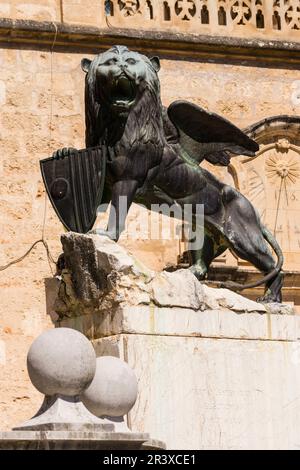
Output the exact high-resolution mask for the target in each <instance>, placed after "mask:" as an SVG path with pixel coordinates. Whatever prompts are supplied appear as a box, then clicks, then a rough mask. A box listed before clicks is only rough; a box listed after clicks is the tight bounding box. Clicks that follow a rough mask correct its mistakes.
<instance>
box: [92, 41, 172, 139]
mask: <svg viewBox="0 0 300 470" xmlns="http://www.w3.org/2000/svg"><path fill="white" fill-rule="evenodd" d="M110 50H111V51H116V52H118V53H122V52H124V51H128V49H127V47H124V46H114V47H113V48H111V49H110ZM139 55H140V58H141V60H143V62H144V63H145V65H146V78H145V80H142V81H141V82H140V84H139V85H138V91H137V97H136V102H135V104H134V106H133V107H132V109H131V110H130V112H129V115H128V119H127V121H128V125H127V127H128V131H127V137H126V140H127V142H126V143H127V144H128V145H136V143H137V142H139V143H140V144H141V143H146V142H147V143H148V142H151V143H152V144H154V145H159V144H162V141H163V140H164V132H163V124H162V105H161V99H160V85H159V79H158V76H157V72H156V71H155V69H154V67H153V65H152V63H151V61H150V59H149V58H148V57H146V56H144V55H142V54H139ZM101 58H102V54H99V55H97V56H96V57H95V58H94V60H93V61H92V62H91V65H90V68H89V71H88V73H87V75H86V82H85V113H86V114H85V119H86V146H87V147H94V146H97V145H99V144H100V143H101V141H102V137H103V134H104V131H105V128H106V127H107V126H108V125H109V120H110V119H111V116H109V115H108V113H107V110H106V111H105V109H104V106H103V104H102V103H101V98H100V97H101V90H99V88H98V87H99V83H98V81H97V79H96V68H97V66H98V63H99V61H101Z"/></svg>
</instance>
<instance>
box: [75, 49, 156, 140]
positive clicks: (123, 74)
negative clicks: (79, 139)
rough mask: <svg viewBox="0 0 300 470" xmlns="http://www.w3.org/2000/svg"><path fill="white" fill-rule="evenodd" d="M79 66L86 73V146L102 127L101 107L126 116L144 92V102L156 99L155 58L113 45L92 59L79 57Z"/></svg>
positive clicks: (96, 136)
mask: <svg viewBox="0 0 300 470" xmlns="http://www.w3.org/2000/svg"><path fill="white" fill-rule="evenodd" d="M81 66H82V69H83V70H84V72H86V74H87V75H86V93H85V96H86V126H87V142H86V143H87V146H93V145H97V144H98V141H99V136H100V134H101V127H103V126H101V123H100V122H99V119H100V111H101V110H105V114H106V116H107V115H113V116H116V117H123V118H124V117H125V118H126V117H127V116H128V115H129V114H130V112H131V111H132V110H133V109H134V108H136V107H137V106H138V105H140V106H141V105H142V103H143V100H144V101H145V94H147V95H148V98H147V99H148V101H153V100H160V97H159V95H160V89H159V80H158V76H157V72H158V71H159V68H160V65H159V59H158V58H157V57H153V58H151V59H149V58H148V57H146V56H144V55H142V54H139V53H138V52H134V51H130V50H129V49H128V48H127V47H125V46H114V47H112V48H111V49H109V50H108V51H106V52H104V53H102V54H99V55H97V56H96V57H95V58H94V59H93V60H89V59H83V60H82V61H81ZM149 96H150V97H149ZM150 98H151V99H150ZM144 105H146V103H144Z"/></svg>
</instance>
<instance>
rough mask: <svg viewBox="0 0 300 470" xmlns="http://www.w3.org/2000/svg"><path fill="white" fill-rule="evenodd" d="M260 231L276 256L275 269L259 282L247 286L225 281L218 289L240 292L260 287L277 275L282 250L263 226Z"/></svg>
mask: <svg viewBox="0 0 300 470" xmlns="http://www.w3.org/2000/svg"><path fill="white" fill-rule="evenodd" d="M261 229H262V233H263V236H264V238H265V240H267V242H268V243H269V245H271V247H272V248H273V250H274V251H275V254H276V256H277V265H276V266H275V268H274V269H272V271H270V272H269V273H268V274H267V275H266V276H264V277H263V278H262V279H260V280H259V281H256V282H252V283H249V284H238V283H236V282H233V281H227V282H222V283H220V287H225V288H227V289H232V290H238V291H241V290H244V289H252V288H253V287H258V286H261V285H262V284H265V283H266V282H268V281H270V280H271V279H273V278H274V277H275V276H277V274H278V273H279V272H280V271H281V269H282V266H283V262H284V258H283V253H282V250H281V248H280V246H279V244H278V242H277V240H276V238H275V237H274V236H273V235H272V233H271V232H270V231H269V230H268V229H267V228H266V227H265V226H263V225H262V226H261Z"/></svg>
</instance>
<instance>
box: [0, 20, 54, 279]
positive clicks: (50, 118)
mask: <svg viewBox="0 0 300 470" xmlns="http://www.w3.org/2000/svg"><path fill="white" fill-rule="evenodd" d="M52 24H53V26H54V29H55V34H54V39H53V42H52V44H51V47H50V113H49V142H50V143H51V140H52V119H53V51H54V47H55V44H56V40H57V34H58V29H57V25H56V24H55V23H52ZM47 207H48V199H47V194H46V192H45V202H44V214H43V224H42V234H41V238H40V239H39V240H36V241H35V242H34V243H32V245H31V246H30V248H29V249H28V250H27V251H26V253H24V254H23V255H22V256H20V257H19V258H16V259H14V260H12V261H10V262H8V263H7V264H6V265H4V266H0V271H4V270H5V269H8V268H9V267H11V266H13V265H15V264H17V263H20V262H21V261H23V260H24V259H25V258H26V257H27V256H28V255H29V254H30V253H31V251H32V250H33V249H34V248H35V247H36V246H37V245H39V244H40V243H41V244H42V245H43V246H44V248H45V250H46V255H47V260H48V263H49V267H50V270H51V273H52V275H53V274H54V272H53V268H52V264H54V265H56V261H55V260H54V258H53V256H52V255H51V252H50V249H49V245H48V243H47V241H46V239H45V227H46V219H47Z"/></svg>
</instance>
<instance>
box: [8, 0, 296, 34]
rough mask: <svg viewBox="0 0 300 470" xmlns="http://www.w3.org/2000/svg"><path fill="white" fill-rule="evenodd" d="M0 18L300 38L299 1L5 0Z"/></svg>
mask: <svg viewBox="0 0 300 470" xmlns="http://www.w3.org/2000/svg"><path fill="white" fill-rule="evenodd" d="M28 3H29V2H28ZM26 5H27V6H26ZM0 17H2V18H13V19H30V20H38V21H56V22H62V23H67V24H82V25H90V26H95V27H99V28H101V29H106V28H107V29H111V30H113V29H114V28H118V29H120V28H121V29H133V30H136V29H138V30H143V31H147V30H148V31H151V30H152V31H153V30H154V31H160V32H173V33H185V34H190V35H202V36H203V35H204V36H205V35H207V36H219V37H220V36H223V37H237V38H246V39H255V38H258V39H260V38H261V39H266V40H269V41H270V40H278V41H282V40H286V41H296V42H297V41H300V0H35V1H34V2H33V1H31V2H30V5H29V6H28V4H26V2H24V0H14V2H11V1H8V0H7V1H5V0H4V2H3V3H2V2H1V5H0Z"/></svg>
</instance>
